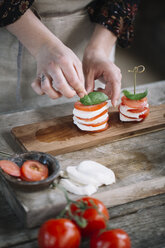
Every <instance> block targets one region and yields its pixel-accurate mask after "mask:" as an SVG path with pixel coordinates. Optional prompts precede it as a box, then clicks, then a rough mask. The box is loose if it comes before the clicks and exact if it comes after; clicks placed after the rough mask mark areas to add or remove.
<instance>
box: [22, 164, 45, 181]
mask: <svg viewBox="0 0 165 248" xmlns="http://www.w3.org/2000/svg"><path fill="white" fill-rule="evenodd" d="M21 177H22V179H23V180H25V181H31V182H32V181H40V180H44V179H46V178H47V177H48V168H47V166H45V165H43V164H41V163H40V162H38V161H36V160H27V161H25V162H24V163H23V165H22V167H21Z"/></svg>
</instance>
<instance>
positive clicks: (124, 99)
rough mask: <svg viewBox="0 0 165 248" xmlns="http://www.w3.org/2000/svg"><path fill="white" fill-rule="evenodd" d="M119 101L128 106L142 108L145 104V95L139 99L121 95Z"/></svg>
mask: <svg viewBox="0 0 165 248" xmlns="http://www.w3.org/2000/svg"><path fill="white" fill-rule="evenodd" d="M121 101H122V103H123V104H124V105H126V106H128V107H130V108H144V107H146V106H147V97H144V98H143V99H141V100H131V99H128V98H127V97H126V96H122V98H121Z"/></svg>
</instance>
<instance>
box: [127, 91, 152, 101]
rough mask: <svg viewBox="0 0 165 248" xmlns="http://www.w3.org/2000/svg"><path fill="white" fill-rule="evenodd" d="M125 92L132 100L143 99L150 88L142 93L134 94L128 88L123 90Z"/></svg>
mask: <svg viewBox="0 0 165 248" xmlns="http://www.w3.org/2000/svg"><path fill="white" fill-rule="evenodd" d="M123 93H124V95H125V96H126V97H127V98H129V99H131V100H141V99H143V98H144V97H146V96H147V94H148V90H146V91H145V92H142V93H137V94H132V93H131V92H129V91H128V90H123Z"/></svg>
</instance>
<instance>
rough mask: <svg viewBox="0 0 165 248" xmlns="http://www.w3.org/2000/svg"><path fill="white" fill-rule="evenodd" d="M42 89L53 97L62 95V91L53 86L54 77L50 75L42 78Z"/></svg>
mask: <svg viewBox="0 0 165 248" xmlns="http://www.w3.org/2000/svg"><path fill="white" fill-rule="evenodd" d="M41 89H42V91H43V92H44V93H45V94H47V95H48V96H49V97H50V98H52V99H56V98H59V97H61V93H60V92H58V91H57V90H55V89H54V88H53V86H52V79H51V78H50V77H49V76H45V77H42V78H41Z"/></svg>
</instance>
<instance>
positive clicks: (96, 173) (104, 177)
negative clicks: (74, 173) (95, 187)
mask: <svg viewBox="0 0 165 248" xmlns="http://www.w3.org/2000/svg"><path fill="white" fill-rule="evenodd" d="M77 170H78V171H79V172H82V173H84V174H85V173H86V174H87V175H88V176H89V175H90V176H91V177H93V178H95V179H96V180H97V181H98V183H99V184H100V185H103V184H105V185H109V184H112V183H115V181H116V180H115V174H114V172H113V171H112V170H111V169H109V168H107V167H106V166H104V165H102V164H100V163H97V162H95V161H92V160H85V161H83V162H81V163H80V164H79V165H78V166H77Z"/></svg>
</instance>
